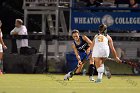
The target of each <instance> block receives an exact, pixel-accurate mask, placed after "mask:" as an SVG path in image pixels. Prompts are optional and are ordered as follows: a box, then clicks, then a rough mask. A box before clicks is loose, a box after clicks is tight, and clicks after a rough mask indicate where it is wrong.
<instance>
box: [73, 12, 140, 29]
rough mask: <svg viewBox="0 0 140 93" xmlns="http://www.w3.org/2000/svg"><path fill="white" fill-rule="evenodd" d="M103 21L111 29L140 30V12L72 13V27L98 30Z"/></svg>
mask: <svg viewBox="0 0 140 93" xmlns="http://www.w3.org/2000/svg"><path fill="white" fill-rule="evenodd" d="M102 23H104V24H106V25H107V26H108V29H110V30H140V27H139V26H140V13H138V12H134V13H133V12H93V13H91V12H72V14H71V28H72V29H79V30H97V29H98V26H99V25H100V24H102Z"/></svg>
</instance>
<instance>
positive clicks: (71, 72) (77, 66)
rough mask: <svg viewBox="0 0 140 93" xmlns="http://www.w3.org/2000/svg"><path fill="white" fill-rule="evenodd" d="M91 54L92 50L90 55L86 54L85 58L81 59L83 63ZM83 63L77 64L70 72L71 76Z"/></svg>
mask: <svg viewBox="0 0 140 93" xmlns="http://www.w3.org/2000/svg"><path fill="white" fill-rule="evenodd" d="M90 54H91V52H90V53H89V54H88V55H86V56H84V57H83V59H82V60H81V62H82V64H83V63H84V62H83V61H84V60H85V59H87V58H88V57H89V55H90ZM82 64H78V65H77V66H76V68H75V69H74V70H72V71H71V73H70V74H71V77H72V76H73V75H74V74H75V72H76V70H77V69H78V68H79V66H80V65H82Z"/></svg>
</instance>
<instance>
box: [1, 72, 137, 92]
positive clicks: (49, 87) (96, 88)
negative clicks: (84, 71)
mask: <svg viewBox="0 0 140 93" xmlns="http://www.w3.org/2000/svg"><path fill="white" fill-rule="evenodd" d="M63 77H64V75H56V74H4V75H0V93H139V92H140V76H112V78H111V79H107V78H106V77H105V76H104V78H103V82H102V83H100V84H96V83H93V82H90V81H89V79H88V76H80V75H77V76H74V77H73V80H72V81H64V80H63ZM96 77H97V76H95V78H96Z"/></svg>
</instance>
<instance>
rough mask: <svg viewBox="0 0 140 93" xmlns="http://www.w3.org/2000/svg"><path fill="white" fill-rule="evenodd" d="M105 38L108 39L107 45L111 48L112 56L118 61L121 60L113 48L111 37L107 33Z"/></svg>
mask: <svg viewBox="0 0 140 93" xmlns="http://www.w3.org/2000/svg"><path fill="white" fill-rule="evenodd" d="M107 38H108V40H109V47H110V49H111V52H112V54H113V56H114V58H115V59H116V60H117V61H118V62H121V60H120V58H119V57H118V55H117V52H116V50H115V48H114V45H113V40H112V38H111V37H110V36H109V35H107Z"/></svg>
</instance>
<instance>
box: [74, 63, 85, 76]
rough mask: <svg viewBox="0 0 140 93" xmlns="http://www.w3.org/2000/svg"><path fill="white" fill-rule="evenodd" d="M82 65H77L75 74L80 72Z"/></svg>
mask: <svg viewBox="0 0 140 93" xmlns="http://www.w3.org/2000/svg"><path fill="white" fill-rule="evenodd" d="M83 66H84V64H81V65H79V67H78V69H77V70H76V72H75V73H76V74H78V73H80V72H81V71H82V68H83Z"/></svg>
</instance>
